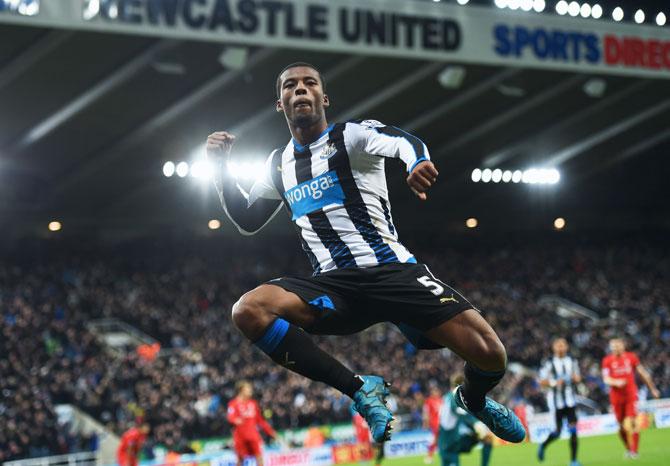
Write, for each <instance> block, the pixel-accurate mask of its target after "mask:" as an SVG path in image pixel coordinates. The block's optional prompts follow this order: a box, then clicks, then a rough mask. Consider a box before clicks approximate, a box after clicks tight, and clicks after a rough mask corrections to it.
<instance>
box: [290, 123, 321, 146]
mask: <svg viewBox="0 0 670 466" xmlns="http://www.w3.org/2000/svg"><path fill="white" fill-rule="evenodd" d="M327 129H328V121H327V120H326V118H325V117H324V118H322V119H320V120H319V121H318V122H316V123H314V124H313V125H311V126H306V127H301V126H294V125H292V124H289V130H290V131H291V136H293V139H294V140H295V141H296V142H297V143H298V144H300V145H301V146H307V145H309V144H311V143H313V142H314V141H316V140H317V139H319V138H320V137H321V136H323V133H325V132H326V130H327Z"/></svg>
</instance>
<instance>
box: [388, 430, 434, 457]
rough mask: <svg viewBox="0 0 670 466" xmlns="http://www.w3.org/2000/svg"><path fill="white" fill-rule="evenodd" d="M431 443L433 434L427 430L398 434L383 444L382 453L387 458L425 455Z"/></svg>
mask: <svg viewBox="0 0 670 466" xmlns="http://www.w3.org/2000/svg"><path fill="white" fill-rule="evenodd" d="M432 441H433V434H432V433H431V432H429V431H427V430H426V431H413V432H400V433H398V434H396V435H394V436H393V440H391V441H389V442H386V443H385V444H384V453H385V454H386V456H387V457H389V458H395V457H400V456H416V455H425V454H426V453H428V446H429V445H430V443H431V442H432Z"/></svg>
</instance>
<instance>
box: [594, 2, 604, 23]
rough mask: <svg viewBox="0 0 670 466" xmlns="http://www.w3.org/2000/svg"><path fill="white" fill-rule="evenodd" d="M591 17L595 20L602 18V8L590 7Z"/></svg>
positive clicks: (596, 5) (597, 6)
mask: <svg viewBox="0 0 670 466" xmlns="http://www.w3.org/2000/svg"><path fill="white" fill-rule="evenodd" d="M591 16H592V17H593V18H595V19H600V18H602V16H603V7H601V6H600V5H599V4H597V3H596V4H595V5H593V7H591Z"/></svg>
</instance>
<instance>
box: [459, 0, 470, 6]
mask: <svg viewBox="0 0 670 466" xmlns="http://www.w3.org/2000/svg"><path fill="white" fill-rule="evenodd" d="M469 1H470V0H456V3H458V4H459V5H467V4H468V2H469Z"/></svg>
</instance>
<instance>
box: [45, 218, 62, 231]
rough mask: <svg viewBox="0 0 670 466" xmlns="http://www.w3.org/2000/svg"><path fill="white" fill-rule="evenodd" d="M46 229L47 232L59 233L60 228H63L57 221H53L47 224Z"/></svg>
mask: <svg viewBox="0 0 670 466" xmlns="http://www.w3.org/2000/svg"><path fill="white" fill-rule="evenodd" d="M48 228H49V231H60V230H61V228H63V224H62V223H60V222H59V221H57V220H53V221H51V222H49V226H48Z"/></svg>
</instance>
